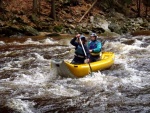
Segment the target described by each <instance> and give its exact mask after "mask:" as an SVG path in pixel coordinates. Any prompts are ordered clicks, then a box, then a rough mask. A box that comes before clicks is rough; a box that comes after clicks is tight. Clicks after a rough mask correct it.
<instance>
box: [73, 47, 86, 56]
mask: <svg viewBox="0 0 150 113" xmlns="http://www.w3.org/2000/svg"><path fill="white" fill-rule="evenodd" d="M75 54H76V55H82V56H85V55H84V51H83V49H82V46H81V45H78V46H77V47H76V49H75Z"/></svg>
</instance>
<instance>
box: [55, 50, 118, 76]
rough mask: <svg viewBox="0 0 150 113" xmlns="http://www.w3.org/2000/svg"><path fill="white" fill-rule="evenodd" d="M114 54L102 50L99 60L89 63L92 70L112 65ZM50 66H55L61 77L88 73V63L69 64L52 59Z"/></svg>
mask: <svg viewBox="0 0 150 113" xmlns="http://www.w3.org/2000/svg"><path fill="white" fill-rule="evenodd" d="M114 58H115V55H114V53H113V52H102V55H101V58H100V60H99V61H96V62H92V63H90V66H91V69H92V72H96V71H98V70H104V69H107V68H109V67H111V66H112V64H113V63H114ZM52 65H53V66H52V67H55V68H56V70H57V72H58V74H59V75H61V76H63V77H71V78H80V77H84V76H86V75H88V74H89V73H90V67H89V64H71V63H70V62H68V61H56V60H55V61H53V62H52Z"/></svg>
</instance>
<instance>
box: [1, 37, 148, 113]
mask: <svg viewBox="0 0 150 113" xmlns="http://www.w3.org/2000/svg"><path fill="white" fill-rule="evenodd" d="M69 41H70V40H69V38H59V37H56V38H52V37H22V36H20V37H15V38H13V37H12V38H1V39H0V113H81V112H82V113H150V36H134V37H133V36H129V35H123V36H121V37H118V38H115V39H108V40H106V41H105V43H104V45H103V51H112V52H114V53H115V62H114V65H113V66H112V67H111V68H110V69H107V70H104V71H99V72H94V75H93V76H90V75H87V76H86V77H84V78H79V79H72V78H62V77H60V76H59V75H56V73H55V71H54V70H53V69H51V67H50V62H51V59H53V58H59V59H60V58H62V59H68V60H71V59H72V58H73V52H72V50H73V47H72V46H71V45H70V43H69Z"/></svg>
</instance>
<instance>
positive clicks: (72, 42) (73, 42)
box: [70, 34, 80, 46]
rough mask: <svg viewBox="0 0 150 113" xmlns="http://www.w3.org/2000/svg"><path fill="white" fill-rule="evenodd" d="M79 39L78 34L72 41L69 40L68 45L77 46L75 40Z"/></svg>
mask: <svg viewBox="0 0 150 113" xmlns="http://www.w3.org/2000/svg"><path fill="white" fill-rule="evenodd" d="M79 37H80V34H77V35H76V36H75V37H74V38H73V39H71V41H70V43H71V44H72V45H73V46H78V43H77V42H76V40H77V39H78V38H79Z"/></svg>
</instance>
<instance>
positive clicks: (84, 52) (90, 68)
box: [79, 38, 92, 76]
mask: <svg viewBox="0 0 150 113" xmlns="http://www.w3.org/2000/svg"><path fill="white" fill-rule="evenodd" d="M79 41H80V43H81V46H82V49H83V52H84V55H85V57H86V58H87V54H86V52H85V49H84V46H83V43H82V41H81V38H79ZM88 64H89V68H90V74H91V76H92V68H91V65H90V62H88Z"/></svg>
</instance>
